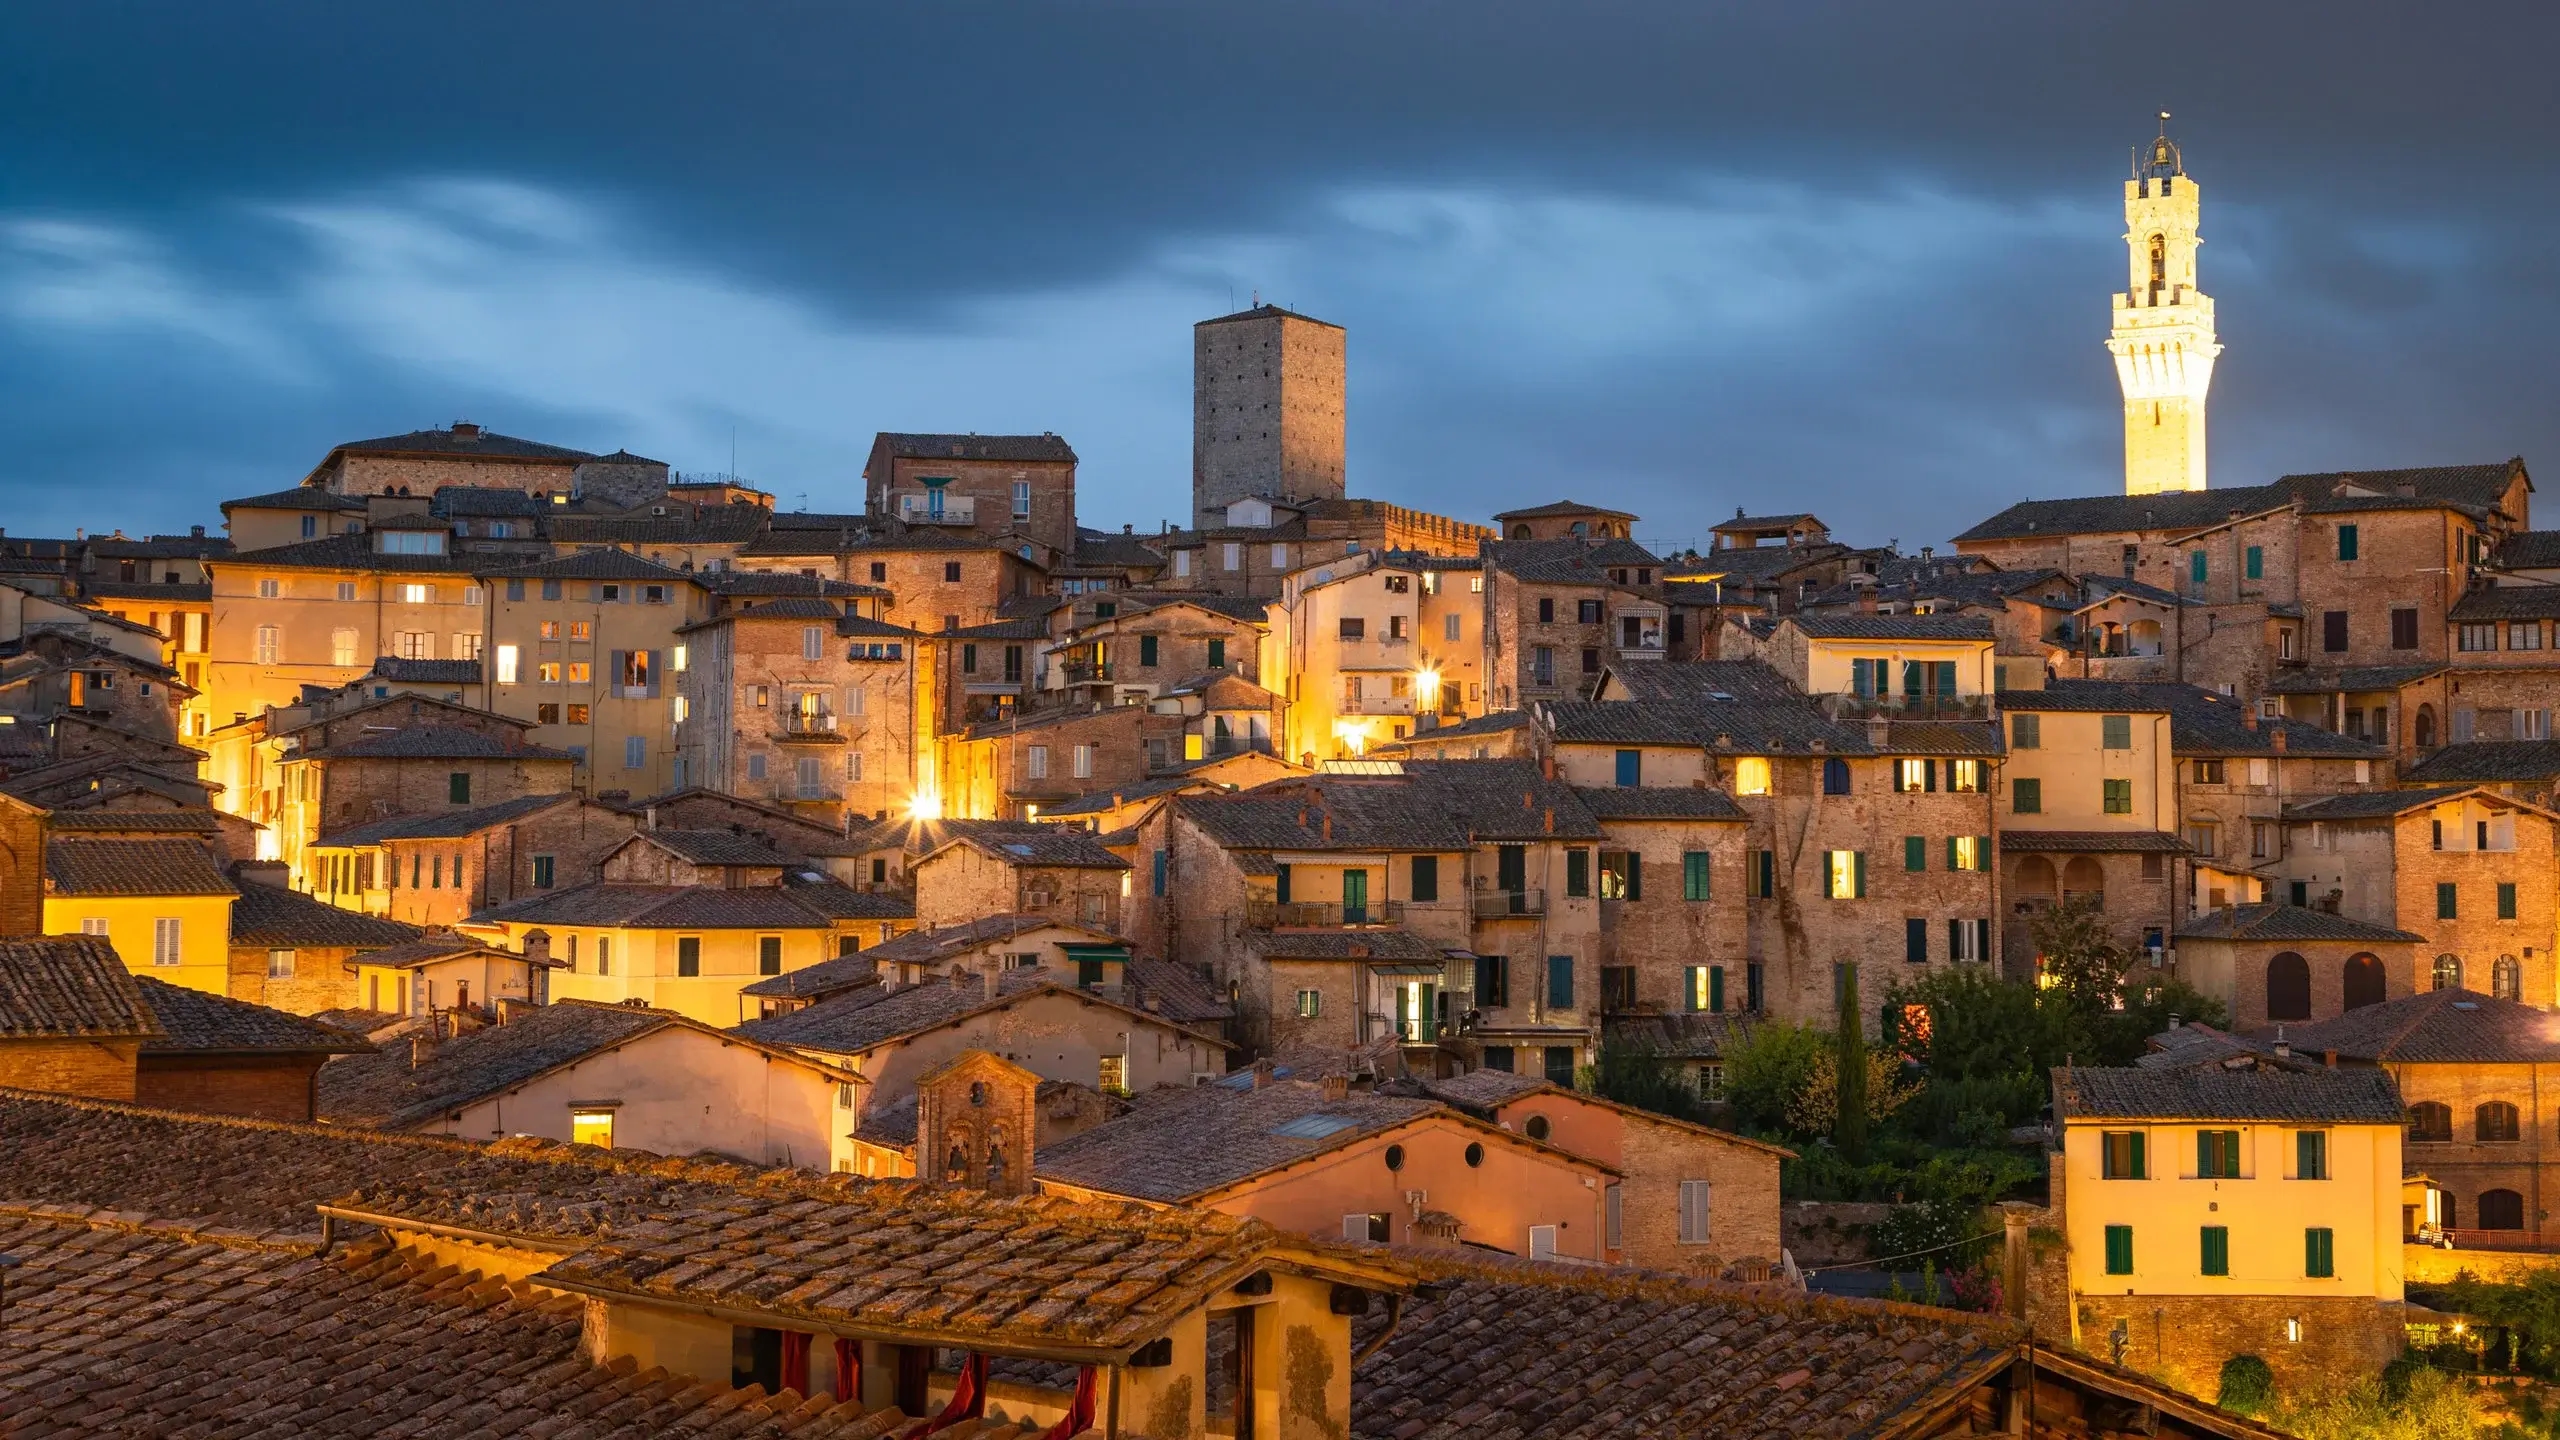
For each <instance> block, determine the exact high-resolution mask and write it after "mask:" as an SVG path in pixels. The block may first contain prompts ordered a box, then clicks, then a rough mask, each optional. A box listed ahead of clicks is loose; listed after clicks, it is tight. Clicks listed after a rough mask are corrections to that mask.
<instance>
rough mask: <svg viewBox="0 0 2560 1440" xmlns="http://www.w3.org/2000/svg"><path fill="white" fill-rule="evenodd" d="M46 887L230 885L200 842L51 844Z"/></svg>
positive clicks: (224, 888) (161, 890)
mask: <svg viewBox="0 0 2560 1440" xmlns="http://www.w3.org/2000/svg"><path fill="white" fill-rule="evenodd" d="M44 874H45V884H46V886H47V888H48V889H50V890H51V891H52V892H53V893H55V894H58V895H230V894H235V893H237V891H238V890H239V887H238V886H236V885H234V884H232V883H231V879H230V877H229V876H226V875H224V874H223V873H222V869H221V867H220V866H218V865H216V864H215V863H214V860H213V852H212V851H211V850H209V849H207V848H206V847H205V845H204V842H202V841H200V840H49V841H47V842H45V847H44Z"/></svg>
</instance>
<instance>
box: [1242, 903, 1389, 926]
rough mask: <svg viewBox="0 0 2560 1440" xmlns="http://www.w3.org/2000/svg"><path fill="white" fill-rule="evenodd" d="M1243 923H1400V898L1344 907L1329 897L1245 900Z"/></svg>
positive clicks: (1330, 924) (1319, 924)
mask: <svg viewBox="0 0 2560 1440" xmlns="http://www.w3.org/2000/svg"><path fill="white" fill-rule="evenodd" d="M1244 913H1245V923H1246V924H1247V925H1250V926H1252V927H1253V928H1255V929H1257V930H1356V929H1361V928H1363V927H1367V926H1375V925H1401V924H1403V923H1404V902H1403V901H1401V900H1372V901H1370V902H1369V903H1367V904H1366V905H1362V906H1359V907H1357V908H1347V907H1345V906H1342V905H1339V904H1336V903H1335V902H1333V901H1330V900H1248V901H1246V902H1245V907H1244Z"/></svg>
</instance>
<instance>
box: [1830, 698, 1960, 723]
mask: <svg viewBox="0 0 2560 1440" xmlns="http://www.w3.org/2000/svg"><path fill="white" fill-rule="evenodd" d="M1821 700H1822V710H1823V713H1824V714H1825V715H1828V716H1830V717H1831V718H1832V719H1834V720H1988V719H1990V718H1991V697H1990V696H1988V695H1853V694H1845V693H1844V694H1838V695H1825V696H1822V697H1821Z"/></svg>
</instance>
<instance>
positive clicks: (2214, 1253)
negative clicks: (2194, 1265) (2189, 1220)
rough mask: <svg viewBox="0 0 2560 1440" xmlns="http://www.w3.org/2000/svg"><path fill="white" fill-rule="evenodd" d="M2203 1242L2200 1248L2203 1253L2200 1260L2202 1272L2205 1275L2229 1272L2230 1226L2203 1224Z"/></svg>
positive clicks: (2226, 1273)
mask: <svg viewBox="0 0 2560 1440" xmlns="http://www.w3.org/2000/svg"><path fill="white" fill-rule="evenodd" d="M2203 1242H2204V1243H2203V1246H2202V1248H2203V1251H2204V1254H2203V1256H2202V1261H2203V1269H2204V1273H2205V1274H2207V1275H2228V1274H2230V1273H2231V1227H2230V1226H2228V1225H2207V1226H2205V1227H2204V1233H2203Z"/></svg>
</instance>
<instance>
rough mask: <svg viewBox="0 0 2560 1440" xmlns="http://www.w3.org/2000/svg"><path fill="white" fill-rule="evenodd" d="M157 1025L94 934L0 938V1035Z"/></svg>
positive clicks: (136, 1031) (144, 1031) (132, 1030)
mask: <svg viewBox="0 0 2560 1440" xmlns="http://www.w3.org/2000/svg"><path fill="white" fill-rule="evenodd" d="M160 1033H162V1032H161V1028H160V1022H159V1020H158V1018H157V1017H156V1016H155V1015H154V1014H153V1012H152V1009H151V1006H150V1003H149V1002H148V1001H146V1000H144V999H143V997H142V991H141V989H140V988H139V987H138V986H136V985H135V984H134V980H133V975H132V972H130V971H128V970H126V969H125V967H124V961H123V960H122V959H120V958H118V956H117V955H116V950H115V947H114V946H113V945H110V944H108V943H107V940H106V937H104V936H102V935H42V936H33V937H29V938H26V939H20V940H0V1039H10V1040H28V1039H49V1038H54V1037H58V1036H74V1035H76V1036H80V1037H83V1038H96V1039H109V1038H114V1039H128V1038H141V1037H145V1036H156V1035H158V1034H160Z"/></svg>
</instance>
